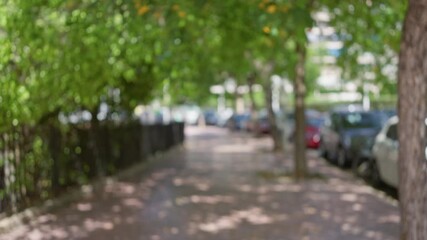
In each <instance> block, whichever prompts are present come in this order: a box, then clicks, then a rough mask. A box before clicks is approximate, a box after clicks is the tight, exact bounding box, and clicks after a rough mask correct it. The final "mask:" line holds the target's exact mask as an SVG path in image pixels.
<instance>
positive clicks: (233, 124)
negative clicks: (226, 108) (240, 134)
mask: <svg viewBox="0 0 427 240" xmlns="http://www.w3.org/2000/svg"><path fill="white" fill-rule="evenodd" d="M250 117H251V116H250V114H249V113H243V114H233V115H232V116H231V117H230V119H228V120H227V123H226V125H227V127H228V128H229V129H230V130H246V127H247V124H248V122H249V120H250Z"/></svg>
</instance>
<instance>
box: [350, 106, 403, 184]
mask: <svg viewBox="0 0 427 240" xmlns="http://www.w3.org/2000/svg"><path fill="white" fill-rule="evenodd" d="M395 115H396V110H381V111H377V117H378V121H379V122H380V123H381V126H384V125H385V123H386V122H387V121H388V120H389V119H390V118H391V117H393V116H395ZM375 138H376V135H358V136H355V137H353V139H352V141H351V150H350V151H351V153H350V154H351V155H352V156H353V160H352V169H353V172H354V173H355V174H356V175H360V176H362V177H364V175H366V174H367V172H366V170H367V169H366V165H365V164H364V163H365V162H367V161H370V159H372V158H373V153H372V148H373V146H374V142H375Z"/></svg>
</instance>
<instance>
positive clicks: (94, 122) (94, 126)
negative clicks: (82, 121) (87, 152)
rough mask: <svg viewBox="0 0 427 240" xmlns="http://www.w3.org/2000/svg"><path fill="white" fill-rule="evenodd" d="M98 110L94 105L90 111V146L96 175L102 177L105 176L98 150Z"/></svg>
mask: <svg viewBox="0 0 427 240" xmlns="http://www.w3.org/2000/svg"><path fill="white" fill-rule="evenodd" d="M98 112H99V106H97V107H95V108H94V109H93V110H92V111H91V115H92V118H91V121H90V123H91V124H90V134H91V137H90V138H91V140H90V141H91V147H92V151H93V156H94V158H95V165H96V174H97V177H104V176H105V170H104V164H103V161H102V159H101V154H100V152H99V150H100V149H99V141H98V139H99V135H98V134H99V120H98Z"/></svg>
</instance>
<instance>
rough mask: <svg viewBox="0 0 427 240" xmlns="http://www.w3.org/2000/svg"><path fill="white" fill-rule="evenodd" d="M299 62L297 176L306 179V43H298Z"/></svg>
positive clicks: (296, 80)
mask: <svg viewBox="0 0 427 240" xmlns="http://www.w3.org/2000/svg"><path fill="white" fill-rule="evenodd" d="M295 50H296V54H297V58H298V59H297V63H296V65H295V81H294V94H295V157H294V158H295V159H294V161H295V178H296V179H297V180H299V179H304V178H305V176H306V175H307V162H306V155H305V150H306V145H305V103H304V102H305V92H306V90H305V82H304V80H305V58H306V47H305V44H304V43H301V42H299V43H297V45H296V49H295Z"/></svg>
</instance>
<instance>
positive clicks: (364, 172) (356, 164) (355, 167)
mask: <svg viewBox="0 0 427 240" xmlns="http://www.w3.org/2000/svg"><path fill="white" fill-rule="evenodd" d="M369 161H370V160H369V159H365V158H356V159H355V160H354V161H353V162H352V166H351V169H352V171H353V173H354V175H356V176H357V177H362V178H363V179H368V177H369Z"/></svg>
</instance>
